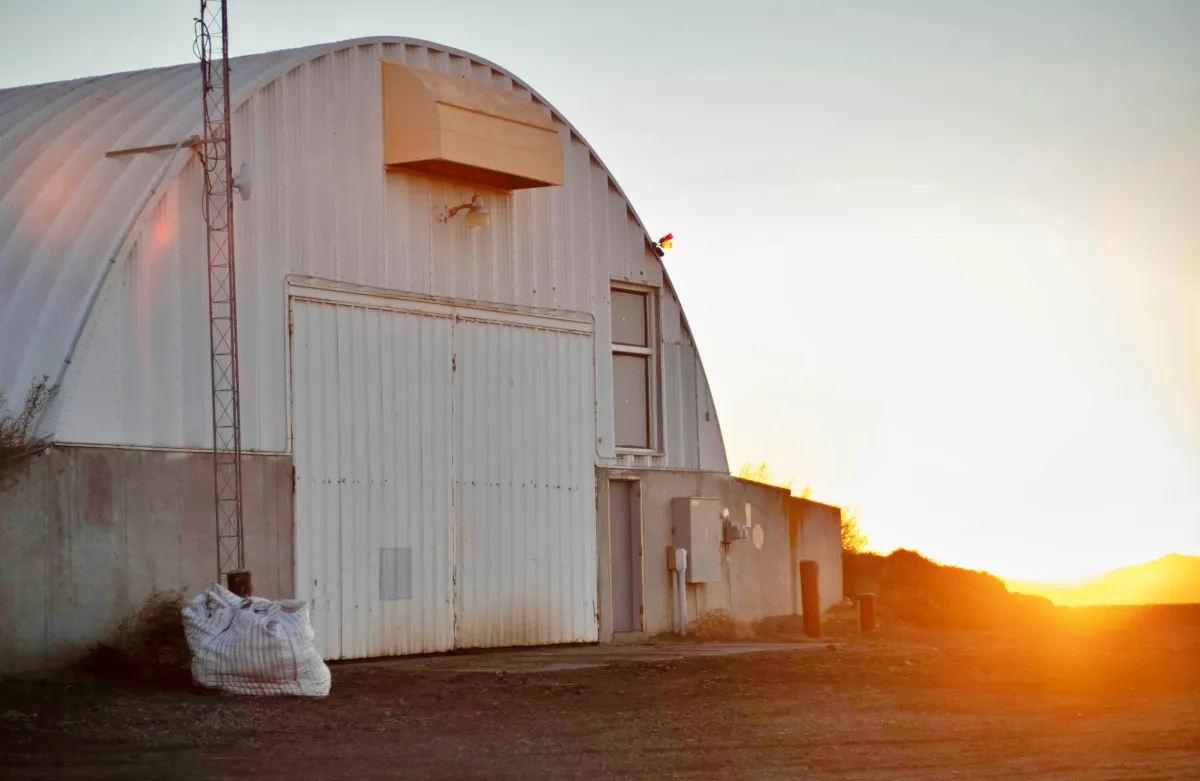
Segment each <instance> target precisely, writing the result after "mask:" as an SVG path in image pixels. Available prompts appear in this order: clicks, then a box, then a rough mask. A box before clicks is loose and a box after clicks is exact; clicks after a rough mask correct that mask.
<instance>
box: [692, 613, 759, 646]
mask: <svg viewBox="0 0 1200 781" xmlns="http://www.w3.org/2000/svg"><path fill="white" fill-rule="evenodd" d="M688 634H689V635H690V636H692V637H694V638H696V639H697V640H716V641H731V640H745V639H746V638H748V637H750V630H749V629H748V628H747V627H746V625H745V624H743V623H742V622H741V621H738V620H737V619H736V618H734V617H733V616H732V615H730V614H729V611H728V610H707V611H705V612H703V613H701V614H700V615H698V616H696V618H695V620H693V621H692V622H691V623H690V624H688Z"/></svg>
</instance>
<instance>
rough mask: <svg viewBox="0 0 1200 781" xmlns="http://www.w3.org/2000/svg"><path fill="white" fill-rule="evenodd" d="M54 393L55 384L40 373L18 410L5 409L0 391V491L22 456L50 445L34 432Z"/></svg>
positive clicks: (13, 474) (6, 484)
mask: <svg viewBox="0 0 1200 781" xmlns="http://www.w3.org/2000/svg"><path fill="white" fill-rule="evenodd" d="M57 395H58V386H57V385H51V384H50V378H49V377H45V376H43V377H42V378H41V379H40V380H35V381H34V383H33V385H31V386H30V388H29V392H28V393H26V394H25V403H24V404H22V405H21V411H20V412H17V413H15V414H13V413H10V412H8V411H7V410H8V407H7V405H6V403H5V401H6V400H5V398H4V396H3V394H0V490H3V489H5V488H8V487H9V486H10V485H11V482H12V480H13V479H14V477H15V476H16V473H17V471H18V470H19V469H20V468H21V464H22V463H23V462H24V461H25V459H27V458H29V457H30V456H32V455H34V454H35V453H38V452H40V451H42V450H44V449H45V448H46V447H47V446H48V445H49V444H50V438H49V437H39V436H36V435H35V433H34V432H35V430H36V427H37V422H38V418H40V417H41V415H42V411H43V410H45V409H46V406H47V405H48V404H49V403H50V402H51V401H53V400H54V397H55V396H57Z"/></svg>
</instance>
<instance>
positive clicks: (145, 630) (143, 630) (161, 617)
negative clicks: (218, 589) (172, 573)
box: [77, 591, 192, 688]
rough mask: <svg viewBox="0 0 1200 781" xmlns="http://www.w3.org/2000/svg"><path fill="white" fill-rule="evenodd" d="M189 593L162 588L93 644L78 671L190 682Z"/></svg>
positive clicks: (177, 683)
mask: <svg viewBox="0 0 1200 781" xmlns="http://www.w3.org/2000/svg"><path fill="white" fill-rule="evenodd" d="M183 605H184V596H183V593H182V592H179V591H159V592H157V593H155V594H152V595H150V597H149V598H148V599H147V600H146V601H145V602H143V603H142V606H141V607H140V608H138V610H137V612H136V613H134V614H133V615H131V616H129V617H128V618H126V619H125V620H124V621H122V622H121V624H120V625H119V626H118V627H117V630H116V632H114V633H113V636H112V638H111V639H110V640H109V641H108V642H103V643H98V644H96V645H95V646H93V647H92V649H91V650H90V651H89V652H88V654H87V656H85V657H84V658H83V660H82V661H80V662H79V664H78V666H77V670H78V672H80V673H82V674H84V675H91V676H96V677H101V678H120V679H124V680H133V681H140V682H143V683H150V684H154V685H158V686H164V687H170V688H174V687H190V686H191V682H192V672H191V670H192V651H191V649H190V648H189V647H188V644H187V636H186V635H185V634H184V630H183Z"/></svg>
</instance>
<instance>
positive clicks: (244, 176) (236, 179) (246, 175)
mask: <svg viewBox="0 0 1200 781" xmlns="http://www.w3.org/2000/svg"><path fill="white" fill-rule="evenodd" d="M233 191H234V192H236V193H237V194H238V195H240V196H242V200H243V201H248V200H250V164H249V163H242V165H241V167H240V168H238V172H237V173H236V174H234V175H233Z"/></svg>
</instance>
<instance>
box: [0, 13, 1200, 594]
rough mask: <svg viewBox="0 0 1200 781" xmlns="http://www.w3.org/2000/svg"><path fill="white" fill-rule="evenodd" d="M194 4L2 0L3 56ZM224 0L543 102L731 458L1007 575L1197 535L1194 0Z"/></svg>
mask: <svg viewBox="0 0 1200 781" xmlns="http://www.w3.org/2000/svg"><path fill="white" fill-rule="evenodd" d="M198 5H199V3H198V0H196V2H192V1H191V0H169V1H167V0H154V1H153V2H122V1H121V0H110V1H109V2H103V3H101V2H61V1H52V0H43V2H38V3H31V2H25V1H24V0H22V1H21V2H18V1H17V0H0V88H2V87H7V86H15V85H21V84H31V83H36V82H44V81H55V80H61V79H67V78H75V77H79V76H85V75H94V74H101V73H109V72H114V71H120V70H133V69H140V68H148V67H154V66H159V65H171V64H177V63H180V62H187V61H190V60H191V59H192V56H193V55H192V25H191V18H192V17H193V16H195V14H196V10H197V8H198ZM230 6H231V12H230V13H231V17H230V26H231V29H232V35H231V44H232V48H233V52H234V54H248V53H253V52H260V51H268V50H272V49H280V48H289V47H295V46H303V45H309V44H314V43H321V42H327V41H334V40H340V39H345V38H354V37H360V36H371V35H402V36H411V37H416V38H424V39H428V40H432V41H436V42H439V43H442V44H445V45H449V46H454V47H458V48H461V49H466V50H468V51H470V52H472V53H475V54H478V55H480V56H483V57H486V58H488V59H490V60H492V61H493V62H496V63H498V64H500V65H502V66H504V67H505V68H507V69H509V70H511V71H513V72H514V73H516V74H517V75H518V76H520V77H521V78H523V79H524V80H525V81H526V82H528V83H529V84H530V85H531V86H533V87H534V88H535V89H536V90H538V91H539V92H540V93H541V94H542V95H544V96H545V97H546V98H547V99H548V100H549V101H550V102H552V103H553V104H554V105H555V106H556V107H557V108H558V109H559V110H560V111H562V112H563V113H564V114H565V115H566V116H567V117H568V118H569V119H570V120H571V121H572V122H573V123H574V124H575V126H576V127H577V128H578V129H579V130H580V132H581V133H582V134H583V135H584V137H585V138H587V139H588V141H589V142H590V143H591V144H592V145H593V146H594V147H595V149H596V150H597V152H598V153H599V154H600V156H601V157H602V158H603V159H604V161H605V162H606V163H607V165H608V166H609V168H610V169H611V170H612V171H613V173H614V175H615V176H616V178H617V180H618V181H619V182H620V183H621V185H622V187H623V188H624V189H625V191H626V193H627V194H628V195H629V196H630V198H631V200H632V202H633V204H634V206H635V208H636V209H637V210H638V212H639V214H640V216H641V217H642V219H643V220H644V221H645V223H646V224H647V226H648V227H649V229H650V231H651V232H653V233H656V234H661V233H666V232H667V231H672V232H674V233H675V235H676V237H677V243H676V248H675V249H674V250H672V251H671V252H670V254H668V256H667V258H666V264H667V268H668V270H669V272H670V274H671V277H672V279H673V280H674V283H675V285H676V287H677V289H678V291H679V294H680V297H681V298H682V300H683V303H684V306H685V308H686V310H687V313H688V316H689V319H690V321H691V324H692V327H693V329H694V330H695V332H696V338H697V341H698V344H699V346H700V349H701V351H702V355H703V358H704V361H705V366H706V369H707V372H708V376H709V380H710V382H711V384H712V387H713V392H714V395H715V398H716V401H717V405H718V407H717V408H718V412H719V414H720V417H721V422H722V425H723V429H724V433H725V441H726V445H727V448H728V452H729V459H730V463H731V465H732V466H733V467H734V469H735V470H736V468H737V466H738V465H739V464H740V463H742V462H746V461H755V462H758V461H763V460H765V461H768V462H769V463H770V464H771V465H772V468H773V470H774V471H775V473H776V474H777V475H778V476H780V477H784V478H787V477H792V476H793V475H794V476H795V480H796V484H797V485H798V486H803V485H805V484H811V485H812V487H813V491H814V494H815V496H816V498H818V499H822V500H825V501H830V502H833V503H837V504H841V503H849V504H855V505H859V506H860V507H861V511H860V520H861V523H862V526H863V528H864V530H865V531H866V532H867V533H868V534H869V535H870V537H871V541H872V546H873V547H875V548H877V549H880V550H885V551H886V550H890V549H891V548H893V547H896V546H904V547H911V548H917V549H919V550H921V551H922V552H924V553H926V554H927V555H930V556H931V557H933V558H936V559H939V560H942V561H945V562H949V563H954V564H960V565H963V566H969V567H977V568H985V569H988V570H991V571H993V572H996V573H997V574H1000V575H1004V576H1008V577H1014V578H1039V579H1049V578H1074V577H1079V576H1082V575H1086V574H1089V573H1093V572H1098V571H1100V570H1105V569H1109V568H1113V567H1117V566H1122V565H1126V564H1133V563H1137V562H1141V561H1146V560H1149V559H1152V558H1156V557H1158V556H1160V555H1163V554H1165V553H1168V552H1172V551H1175V552H1180V553H1190V554H1198V553H1200V44H1198V43H1197V42H1198V41H1200V2H1189V0H1179V2H1101V1H1095V2H1092V1H1088V2H1067V1H1065V0H1060V1H1059V2H1052V3H1048V2H1003V3H1001V2H991V3H982V2H966V1H962V2H944V3H940V2H921V3H917V2H911V3H905V2H880V3H866V2H839V3H830V2H821V3H817V2H811V3H810V2H795V1H793V2H778V3H769V2H752V1H745V2H738V3H709V2H703V1H699V2H697V1H693V2H653V1H652V0H642V1H641V2H625V1H623V0H605V1H604V2H584V0H579V1H578V2H574V1H569V0H561V1H559V2H554V1H551V0H542V1H541V2H537V1H530V2H520V1H518V0H509V1H507V2H471V1H470V0H456V1H455V2H453V3H446V2H426V1H425V0H411V1H405V0H401V1H396V0H386V1H385V0H376V1H370V0H361V1H357V2H356V1H355V0H339V1H338V2H318V1H317V0H289V1H288V2H283V1H282V0H275V1H269V0H230ZM235 143H236V142H235Z"/></svg>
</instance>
